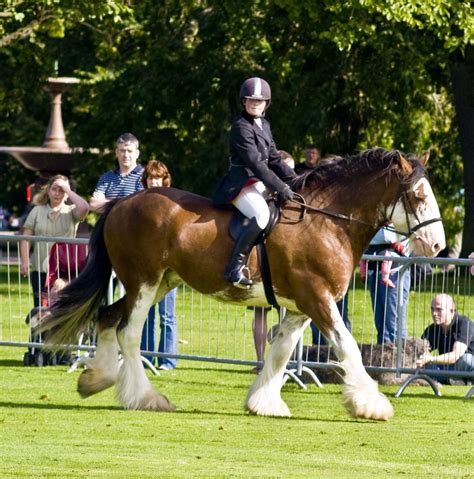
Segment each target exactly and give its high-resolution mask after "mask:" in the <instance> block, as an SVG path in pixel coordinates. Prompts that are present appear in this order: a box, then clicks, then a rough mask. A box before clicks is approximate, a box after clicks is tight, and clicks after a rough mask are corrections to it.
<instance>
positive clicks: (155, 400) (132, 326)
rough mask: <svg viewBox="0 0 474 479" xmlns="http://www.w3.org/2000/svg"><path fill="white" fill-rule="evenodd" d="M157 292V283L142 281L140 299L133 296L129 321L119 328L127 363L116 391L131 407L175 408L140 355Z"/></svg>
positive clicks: (125, 405) (138, 296)
mask: <svg viewBox="0 0 474 479" xmlns="http://www.w3.org/2000/svg"><path fill="white" fill-rule="evenodd" d="M155 293H156V287H153V288H151V287H147V286H144V285H142V286H141V288H140V291H139V293H138V295H137V299H135V300H134V301H133V300H129V301H128V303H127V305H126V306H127V310H128V311H130V313H129V315H128V322H127V324H126V326H125V327H123V328H122V329H120V330H119V331H118V332H117V338H118V342H119V345H120V349H121V352H122V356H123V363H122V366H121V368H120V370H119V373H118V378H117V385H116V395H117V399H118V400H119V401H120V403H122V405H123V406H124V407H125V408H127V409H141V410H151V411H174V410H175V407H174V405H173V404H171V403H170V401H168V399H167V398H166V397H165V396H163V395H162V394H160V393H158V392H157V391H156V390H155V389H154V388H153V386H152V384H151V383H150V381H149V379H148V377H147V375H146V372H145V369H144V368H143V363H142V360H141V356H140V340H141V335H142V329H143V324H144V323H145V319H146V318H147V315H148V311H149V309H150V307H151V305H152V304H153V302H154V300H155ZM126 298H127V299H128V297H127V296H126Z"/></svg>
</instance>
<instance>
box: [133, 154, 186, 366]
mask: <svg viewBox="0 0 474 479" xmlns="http://www.w3.org/2000/svg"><path fill="white" fill-rule="evenodd" d="M142 184H143V186H144V187H145V188H155V187H160V186H165V187H169V186H171V175H170V173H169V171H168V168H167V167H166V165H165V164H164V163H162V162H161V161H158V160H150V161H149V162H148V163H147V165H146V167H145V170H144V172H143V176H142ZM176 291H177V288H175V289H172V290H171V291H170V292H169V293H167V294H166V295H165V296H164V297H163V299H162V300H161V301H160V302H159V303H158V312H159V314H160V342H159V345H158V352H160V353H169V354H177V352H178V336H177V331H176V313H175V305H176ZM156 337H157V329H156V308H155V306H153V307H152V308H151V309H150V311H149V313H148V318H147V320H146V322H145V327H144V329H143V333H142V340H141V346H140V349H141V350H142V351H156ZM145 357H147V358H148V360H149V361H150V362H151V363H154V362H155V358H154V357H153V356H150V357H148V356H146V355H145ZM176 364H177V359H175V358H168V357H160V358H158V369H161V370H169V369H174V368H176Z"/></svg>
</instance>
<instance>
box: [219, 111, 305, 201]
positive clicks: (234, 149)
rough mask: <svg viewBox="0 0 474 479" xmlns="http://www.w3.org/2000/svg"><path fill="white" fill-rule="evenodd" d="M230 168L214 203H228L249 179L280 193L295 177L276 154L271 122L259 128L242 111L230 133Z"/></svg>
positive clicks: (250, 117)
mask: <svg viewBox="0 0 474 479" xmlns="http://www.w3.org/2000/svg"><path fill="white" fill-rule="evenodd" d="M229 141H230V156H229V161H230V166H229V171H228V172H227V174H226V175H225V176H224V177H223V178H222V180H221V181H220V182H219V184H218V186H217V188H216V191H215V193H214V197H213V200H214V203H215V204H216V205H224V204H227V203H229V202H231V201H232V200H233V199H234V198H235V197H236V196H237V195H238V194H239V192H240V190H241V189H242V187H243V186H244V185H245V183H246V182H247V181H248V180H249V179H250V178H256V179H258V180H261V181H262V182H263V184H264V185H265V186H266V188H267V189H268V190H269V191H270V192H276V193H279V192H281V191H283V190H285V189H286V188H287V184H289V183H290V182H291V180H292V179H293V178H296V174H295V172H294V171H293V170H292V168H290V167H289V166H288V165H287V164H286V163H285V162H284V161H283V160H282V159H281V156H280V154H279V153H278V151H277V149H276V146H275V142H274V141H273V137H272V132H271V130H270V123H269V122H268V121H267V120H265V118H262V128H260V127H259V126H258V125H257V124H256V123H255V120H254V118H253V117H252V116H251V115H249V114H248V113H246V112H245V111H244V112H242V114H241V116H240V117H239V118H238V119H237V120H236V121H235V122H234V123H233V125H232V128H231V131H230V140H229Z"/></svg>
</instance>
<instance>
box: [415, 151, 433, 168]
mask: <svg viewBox="0 0 474 479" xmlns="http://www.w3.org/2000/svg"><path fill="white" fill-rule="evenodd" d="M430 153H431V150H426V151H424V152H423V153H422V154H421V155H420V157H419V158H418V160H419V161H420V163H421V164H422V165H423V166H426V163H428V160H429V159H430Z"/></svg>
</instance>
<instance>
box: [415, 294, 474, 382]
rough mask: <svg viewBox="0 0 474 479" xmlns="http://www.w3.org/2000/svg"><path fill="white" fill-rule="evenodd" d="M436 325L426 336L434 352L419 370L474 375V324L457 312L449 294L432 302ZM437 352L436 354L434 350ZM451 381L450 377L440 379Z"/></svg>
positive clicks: (432, 314) (419, 364)
mask: <svg viewBox="0 0 474 479" xmlns="http://www.w3.org/2000/svg"><path fill="white" fill-rule="evenodd" d="M431 316H432V319H433V324H431V325H430V326H428V327H427V328H426V329H425V331H424V332H423V334H422V336H421V337H422V339H427V340H428V342H429V343H430V352H428V353H425V354H423V356H422V357H421V358H420V359H419V360H418V361H417V366H418V367H419V368H422V367H425V366H426V367H427V368H428V369H437V370H450V371H469V372H471V373H472V372H474V321H472V320H471V319H469V318H468V317H467V316H461V315H460V314H458V312H457V311H456V307H455V304H454V300H453V298H452V297H451V296H449V295H448V294H438V295H436V296H435V297H434V299H433V301H432V302H431ZM434 350H437V351H438V354H437V355H433V354H431V351H434ZM436 379H437V380H438V381H439V382H444V383H446V382H448V381H447V378H436Z"/></svg>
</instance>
